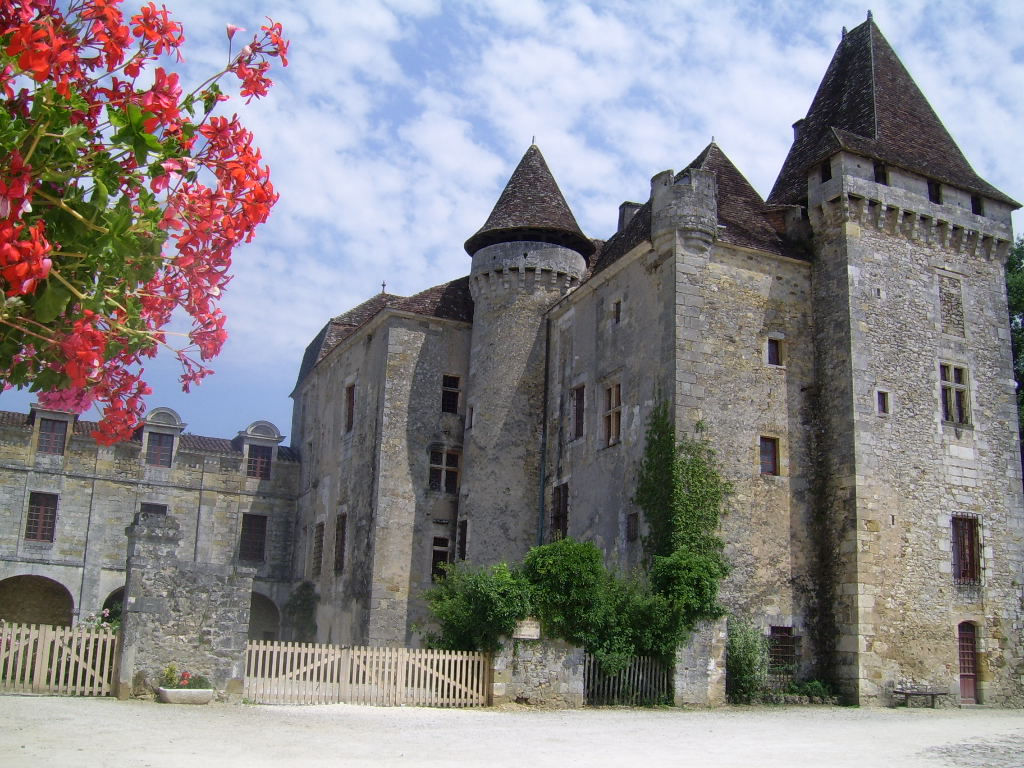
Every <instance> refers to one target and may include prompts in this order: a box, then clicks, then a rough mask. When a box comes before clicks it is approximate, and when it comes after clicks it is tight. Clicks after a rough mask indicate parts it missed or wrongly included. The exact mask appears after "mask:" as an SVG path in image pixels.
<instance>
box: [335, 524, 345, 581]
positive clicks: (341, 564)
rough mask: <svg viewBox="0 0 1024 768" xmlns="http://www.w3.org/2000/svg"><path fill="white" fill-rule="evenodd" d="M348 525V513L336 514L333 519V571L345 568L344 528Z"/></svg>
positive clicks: (336, 571) (339, 571)
mask: <svg viewBox="0 0 1024 768" xmlns="http://www.w3.org/2000/svg"><path fill="white" fill-rule="evenodd" d="M347 526H348V515H338V517H337V518H335V521H334V572H335V573H341V572H342V571H344V570H345V533H346V531H345V529H346V527H347Z"/></svg>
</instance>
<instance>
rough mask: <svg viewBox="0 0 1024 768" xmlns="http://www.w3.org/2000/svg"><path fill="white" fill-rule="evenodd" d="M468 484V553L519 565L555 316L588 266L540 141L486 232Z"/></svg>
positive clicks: (471, 386)
mask: <svg viewBox="0 0 1024 768" xmlns="http://www.w3.org/2000/svg"><path fill="white" fill-rule="evenodd" d="M466 251H467V252H468V253H469V255H470V256H472V257H473V266H472V269H471V271H470V282H469V284H470V291H471V292H472V295H473V301H474V302H475V308H474V312H473V333H472V342H471V349H470V363H469V382H468V386H467V392H466V394H467V400H466V403H467V416H466V420H467V423H466V432H465V445H464V460H463V476H462V484H461V509H460V523H461V522H463V521H464V524H460V533H463V535H464V536H465V542H466V543H465V552H466V556H467V559H469V560H471V561H473V562H475V563H493V562H497V561H499V560H507V561H513V562H514V561H515V560H517V559H518V558H521V557H522V556H523V555H524V554H526V551H527V550H528V549H529V548H530V547H531V546H534V545H536V544H537V532H538V516H539V515H540V514H541V509H540V505H541V503H542V500H543V494H542V489H541V487H540V484H541V453H542V446H541V441H542V425H543V420H544V387H545V376H544V373H545V363H546V349H545V342H546V331H545V313H546V312H547V311H548V309H550V308H551V306H552V305H553V304H554V303H555V302H557V301H558V300H559V299H560V298H561V297H562V296H564V295H565V294H566V293H567V292H568V291H569V290H570V289H572V288H574V287H575V286H577V285H578V284H579V282H580V280H582V279H583V276H584V274H585V273H586V270H587V257H589V256H590V255H591V254H592V253H593V252H594V245H593V243H591V241H590V240H589V239H588V238H587V237H586V236H585V235H584V234H583V232H582V231H580V228H579V225H578V224H577V223H576V219H575V217H574V216H573V215H572V211H570V210H569V206H568V205H567V204H566V202H565V198H564V197H563V196H562V193H561V191H560V190H559V189H558V184H556V183H555V180H554V177H552V175H551V171H549V170H548V166H547V163H545V162H544V157H543V155H541V153H540V150H539V149H537V147H536V146H531V147H530V148H529V149H528V150H527V151H526V154H525V155H524V156H523V159H522V160H521V161H520V162H519V165H518V166H517V167H516V170H515V172H514V173H513V174H512V177H511V178H510V179H509V181H508V184H507V185H506V186H505V190H504V191H503V192H502V193H501V197H500V198H499V199H498V202H497V204H496V205H495V206H494V210H492V211H491V215H490V216H489V217H488V219H487V222H486V223H485V224H484V225H483V227H481V228H480V231H479V232H477V233H476V234H475V235H473V236H472V237H471V238H469V240H467V241H466Z"/></svg>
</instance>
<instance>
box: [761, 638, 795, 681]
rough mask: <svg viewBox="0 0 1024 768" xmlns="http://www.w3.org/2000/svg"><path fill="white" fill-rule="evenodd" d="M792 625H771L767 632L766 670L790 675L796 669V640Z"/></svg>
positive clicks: (771, 672) (776, 673)
mask: <svg viewBox="0 0 1024 768" xmlns="http://www.w3.org/2000/svg"><path fill="white" fill-rule="evenodd" d="M798 640H799V638H798V637H796V636H795V635H794V634H793V628H792V627H772V628H771V629H770V630H769V634H768V671H769V673H770V674H773V675H792V674H793V672H795V671H796V658H797V651H796V649H797V642H798Z"/></svg>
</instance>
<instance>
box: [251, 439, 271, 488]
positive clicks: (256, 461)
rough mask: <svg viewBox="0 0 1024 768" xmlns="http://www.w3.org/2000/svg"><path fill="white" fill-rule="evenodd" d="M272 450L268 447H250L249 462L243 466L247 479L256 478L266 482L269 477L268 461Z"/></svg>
mask: <svg viewBox="0 0 1024 768" xmlns="http://www.w3.org/2000/svg"><path fill="white" fill-rule="evenodd" d="M273 454H274V449H273V448H271V447H270V446H269V445H250V446H249V460H248V461H247V462H246V465H245V474H246V475H247V476H248V477H258V478H260V479H262V480H267V479H269V477H270V460H271V457H272V456H273Z"/></svg>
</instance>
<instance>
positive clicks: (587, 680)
mask: <svg viewBox="0 0 1024 768" xmlns="http://www.w3.org/2000/svg"><path fill="white" fill-rule="evenodd" d="M583 684H584V692H585V697H586V702H587V704H588V705H590V706H609V705H620V706H629V707H638V706H652V705H654V704H664V703H671V702H672V668H671V667H668V666H666V665H665V664H663V663H661V662H660V661H658V660H657V659H654V658H650V657H648V656H634V657H633V658H632V659H630V662H629V665H628V666H626V667H625V669H622V670H621V671H619V672H616V673H615V674H607V673H605V672H604V671H603V670H602V669H601V665H600V664H599V663H598V661H597V659H595V658H594V657H593V656H591V655H590V654H589V653H588V654H587V656H586V660H585V661H584V663H583Z"/></svg>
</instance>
